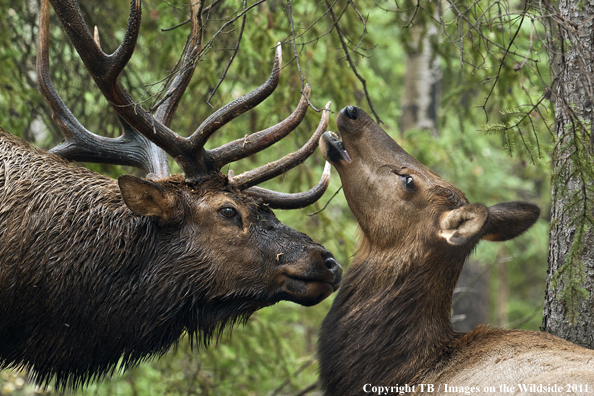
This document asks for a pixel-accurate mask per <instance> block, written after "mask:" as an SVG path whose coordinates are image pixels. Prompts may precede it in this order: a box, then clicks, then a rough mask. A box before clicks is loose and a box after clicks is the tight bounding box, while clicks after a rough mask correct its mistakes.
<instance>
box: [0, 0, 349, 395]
mask: <svg viewBox="0 0 594 396" xmlns="http://www.w3.org/2000/svg"><path fill="white" fill-rule="evenodd" d="M52 4H53V8H54V10H55V11H56V13H57V14H58V17H59V18H60V20H61V21H62V24H63V27H64V29H65V31H66V33H67V35H68V36H69V38H70V40H71V41H72V43H73V44H74V47H75V48H76V50H77V52H78V53H79V55H80V56H81V58H82V60H83V61H84V64H85V66H86V68H87V69H88V71H89V73H90V74H91V76H92V77H93V78H94V80H95V82H96V84H97V86H98V87H99V89H100V90H101V92H102V94H103V95H104V96H105V97H106V98H107V100H108V101H109V103H110V104H111V105H113V108H114V109H115V111H116V112H117V114H118V115H119V117H120V119H121V122H122V125H123V131H124V132H123V134H122V136H121V137H119V138H104V137H100V136H98V135H95V134H93V133H91V132H90V131H88V130H87V129H85V128H84V127H83V126H82V125H81V124H80V123H79V122H78V121H77V120H76V118H75V117H74V116H73V115H72V113H71V112H70V111H69V110H68V108H67V107H66V105H65V104H64V102H63V101H62V99H61V98H60V96H59V95H58V94H57V92H56V90H55V88H54V86H53V84H52V82H51V80H50V77H49V73H48V68H49V59H48V45H49V44H48V37H49V33H48V32H49V27H48V26H49V12H50V6H49V3H48V1H47V0H45V1H43V2H42V8H41V11H40V28H39V48H38V59H37V73H38V80H39V84H40V88H41V91H42V93H43V95H44V96H45V98H46V99H47V100H48V102H49V104H50V106H51V108H52V110H53V113H54V114H53V117H54V119H55V120H56V121H57V123H58V124H59V125H60V127H61V129H62V130H63V132H64V134H65V136H66V139H65V141H64V142H63V143H62V144H60V145H59V146H57V147H55V148H54V149H52V150H51V151H50V153H47V152H43V151H41V150H38V149H36V148H34V147H32V146H30V145H29V144H27V143H25V142H23V141H21V140H20V139H17V138H15V137H13V136H12V135H10V134H8V133H6V132H4V131H2V130H0V230H2V231H1V232H0V369H2V368H7V367H16V368H25V369H32V370H33V372H32V378H33V379H34V380H35V381H36V382H38V383H40V384H47V383H48V382H50V381H52V380H54V379H55V381H56V386H57V387H58V388H68V387H71V388H75V387H78V386H83V385H86V384H87V383H89V382H90V381H95V380H100V379H102V378H104V377H106V376H109V375H111V374H112V373H113V372H114V371H115V370H116V369H118V368H119V369H120V370H126V369H128V368H130V367H132V366H134V365H136V364H138V363H139V362H140V361H142V360H146V359H147V358H150V357H153V356H156V357H158V356H160V355H162V354H163V353H165V352H166V351H167V350H168V349H169V348H170V347H171V346H172V345H173V344H175V343H176V342H177V341H178V340H179V338H180V337H181V336H182V334H184V333H187V334H189V336H190V338H191V339H192V340H194V342H196V343H197V344H198V345H200V346H206V345H207V344H208V343H209V341H210V340H211V339H212V338H213V337H216V336H218V335H219V334H220V333H221V332H222V331H223V329H224V328H226V327H227V326H232V325H233V324H235V323H237V322H242V321H245V320H247V319H248V318H249V316H250V315H251V314H252V313H253V312H254V311H256V310H258V309H260V308H262V307H265V306H269V305H272V304H274V303H276V302H278V301H281V300H289V301H293V302H296V303H298V304H302V305H307V306H309V305H313V304H316V303H318V302H320V301H321V300H323V299H324V298H326V297H327V296H329V295H330V294H331V293H332V292H333V291H334V290H336V289H337V288H338V286H339V284H340V281H341V272H342V270H341V267H340V265H339V264H338V263H337V262H336V260H335V259H334V258H333V256H332V254H331V253H330V252H328V251H327V250H326V249H324V248H323V247H322V246H320V245H319V244H317V243H315V242H313V241H312V240H311V239H310V238H309V237H308V236H306V235H304V234H302V233H300V232H297V231H295V230H293V229H291V228H289V227H287V226H285V225H283V224H281V223H280V222H279V221H278V220H277V218H276V217H275V216H274V214H273V212H272V211H271V209H274V208H281V209H293V208H300V207H304V206H307V205H309V204H311V203H312V202H315V201H316V200H317V199H318V198H319V197H320V196H321V195H322V194H323V192H324V190H325V189H326V187H327V183H328V178H329V170H330V166H329V165H328V164H327V166H326V169H325V172H324V174H323V176H322V180H321V181H320V182H319V184H318V185H317V186H315V187H314V188H313V189H312V190H310V191H308V192H304V193H297V194H285V193H278V192H274V191H270V190H266V189H263V188H259V187H255V185H256V184H258V183H260V182H262V181H264V180H268V179H271V178H272V177H275V176H277V175H279V174H281V173H283V172H285V171H287V170H288V169H290V168H292V167H295V166H296V165H298V164H299V163H301V162H303V161H304V160H305V159H306V158H307V157H308V156H309V155H310V154H311V153H312V152H313V151H314V150H315V148H316V147H317V143H318V140H319V137H320V135H321V134H322V133H323V132H324V131H325V129H326V126H327V123H328V106H327V107H326V109H325V110H324V112H323V115H322V119H321V121H320V123H319V126H318V128H317V130H316V131H315V133H314V134H313V136H312V137H311V139H310V140H309V141H308V142H307V143H306V144H305V146H304V147H302V148H301V149H299V150H298V151H296V152H294V153H292V154H289V155H287V156H286V157H284V158H281V159H279V160H278V161H275V162H272V163H270V164H267V165H264V166H261V167H259V168H257V169H254V170H252V171H248V172H245V173H243V174H240V175H237V176H232V175H229V176H226V175H223V174H221V172H220V170H221V168H222V167H223V166H224V165H225V164H228V163H230V162H232V161H236V160H238V159H240V158H244V157H247V156H249V155H251V154H253V153H255V152H257V151H260V150H262V149H264V148H266V147H268V146H270V145H271V144H273V143H275V142H277V141H279V140H281V139H282V138H283V137H284V136H286V135H287V134H288V133H290V132H291V131H292V130H293V129H295V128H296V127H297V126H298V124H299V123H300V122H301V120H302V119H303V117H304V116H305V112H306V110H307V107H308V100H307V97H306V96H308V95H309V88H307V89H306V92H305V94H304V97H302V99H301V101H300V102H299V104H298V106H297V109H296V110H295V112H294V113H293V114H291V115H290V116H289V117H288V118H287V119H285V120H284V121H282V122H280V123H279V124H278V125H276V126H273V127H270V128H268V129H266V130H264V131H261V132H257V133H254V134H252V135H250V136H249V137H248V138H247V139H245V138H244V139H240V140H237V141H233V142H230V143H227V144H225V145H223V146H221V147H219V148H214V149H211V150H207V149H205V148H204V145H205V143H206V141H207V139H208V138H209V136H210V135H212V134H213V133H214V132H215V131H216V130H218V129H220V128H221V127H222V126H223V125H225V124H226V123H228V122H229V121H231V120H232V119H234V118H235V117H237V116H239V115H240V114H242V113H244V112H246V111H247V110H249V109H251V108H253V107H254V106H256V105H257V104H258V103H260V102H262V101H263V100H264V99H265V98H266V97H268V96H269V95H270V94H271V93H272V92H273V91H274V89H275V88H276V86H277V84H278V82H279V79H280V67H281V63H282V61H281V50H280V46H279V47H278V48H277V50H276V56H275V61H274V66H273V70H272V74H271V76H270V78H269V79H268V80H267V81H266V82H265V83H264V84H263V85H261V86H260V87H259V88H257V89H256V90H255V91H253V92H251V93H249V94H247V95H245V96H244V97H242V98H240V99H237V100H235V101H233V102H231V103H229V104H228V105H226V106H224V107H223V108H221V109H219V110H217V111H216V112H214V114H213V115H211V116H210V117H209V118H208V119H206V120H205V121H204V122H203V123H202V125H200V126H199V127H198V129H197V130H196V131H195V132H194V133H193V134H191V136H190V137H188V138H184V137H181V136H179V135H177V134H176V133H175V132H173V131H172V130H171V129H170V128H169V125H170V123H171V120H172V117H173V114H174V112H175V110H176V108H177V106H178V103H179V101H180V99H181V97H182V94H183V93H184V91H185V89H186V87H187V86H188V82H189V80H190V77H191V76H192V73H193V71H194V68H195V66H196V62H197V58H196V56H197V54H198V53H199V51H200V48H201V38H200V35H201V29H200V27H199V20H200V19H199V17H198V15H199V13H200V7H199V2H194V1H193V2H192V3H191V9H192V28H191V32H190V35H189V38H188V43H189V45H187V47H186V50H185V54H184V55H185V57H184V60H183V65H182V68H181V72H180V73H179V74H178V75H177V76H176V77H175V79H174V80H173V83H172V84H171V86H170V87H169V90H168V93H167V95H166V99H165V100H164V101H162V103H161V105H160V107H159V108H158V109H157V110H156V112H155V113H154V114H153V113H150V112H148V111H146V110H145V109H144V108H142V107H141V106H140V105H139V104H138V103H137V102H135V101H134V99H133V98H132V97H131V95H130V94H129V93H128V92H127V91H126V89H125V88H124V87H123V86H122V85H121V83H120V82H119V78H118V76H119V74H120V73H121V71H122V69H123V68H124V67H125V65H126V63H127V61H128V60H129V59H130V57H131V55H132V52H133V49H134V46H135V42H136V39H137V36H138V32H139V27H140V16H141V7H140V1H139V0H133V1H132V2H131V7H130V16H129V22H128V26H127V30H126V33H125V37H124V39H123V42H122V43H121V45H120V46H119V48H118V49H117V50H116V51H115V52H114V53H113V54H111V55H108V54H105V53H104V52H103V51H102V49H101V48H100V46H99V45H98V40H97V41H96V40H95V39H94V37H93V36H92V35H91V33H90V32H89V30H88V29H87V26H86V24H85V23H84V21H83V17H82V15H81V12H80V9H79V7H78V4H77V3H76V2H75V1H73V0H66V1H64V0H52ZM167 154H169V155H171V156H172V157H173V159H174V160H175V161H176V162H177V163H178V164H179V165H180V167H181V168H182V170H183V171H184V175H183V176H182V175H172V176H171V175H170V174H169V168H168V164H167ZM62 157H63V158H62ZM64 158H65V159H64ZM68 160H77V161H87V162H101V163H112V164H124V165H131V166H135V167H138V168H141V169H143V170H144V171H146V172H147V173H148V174H149V178H147V179H141V178H138V177H135V176H131V175H124V176H121V177H120V178H119V179H118V180H117V181H116V180H113V179H111V178H108V177H106V176H103V175H100V174H97V173H94V172H92V171H89V170H87V169H86V168H83V167H81V166H77V165H75V164H73V163H72V162H69V161H68Z"/></svg>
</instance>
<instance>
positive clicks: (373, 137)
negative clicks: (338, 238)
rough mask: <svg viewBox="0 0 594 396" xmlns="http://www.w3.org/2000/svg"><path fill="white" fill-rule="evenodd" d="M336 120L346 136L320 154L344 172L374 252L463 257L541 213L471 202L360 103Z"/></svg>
mask: <svg viewBox="0 0 594 396" xmlns="http://www.w3.org/2000/svg"><path fill="white" fill-rule="evenodd" d="M336 122H337V126H338V131H339V132H340V135H341V137H342V141H340V140H339V139H338V136H336V134H333V133H332V132H326V133H324V134H323V135H322V137H321V139H320V147H321V150H322V154H323V155H324V157H325V158H326V159H327V160H328V161H330V162H331V163H332V164H333V165H334V167H335V168H336V169H337V171H338V173H339V175H340V178H341V180H342V185H343V188H344V193H345V196H346V199H347V202H348V204H349V207H350V209H351V210H352V212H353V213H354V215H355V217H356V218H357V221H358V222H359V225H360V227H361V230H362V233H363V239H364V241H363V244H364V245H366V246H368V247H370V248H372V249H374V250H378V251H382V250H391V251H396V250H398V251H400V252H402V254H404V255H408V254H412V255H419V254H420V255H427V254H430V252H428V251H426V250H425V247H427V248H430V250H431V251H432V253H434V254H437V253H436V252H441V254H446V253H447V252H453V251H456V252H458V253H460V254H461V255H462V256H464V257H465V256H466V255H467V254H468V253H469V252H470V251H471V250H472V248H473V247H474V246H475V245H476V243H478V241H479V240H481V239H483V240H488V241H505V240H508V239H511V238H514V237H516V236H518V235H520V234H521V233H522V232H524V231H525V230H526V229H528V228H529V227H530V226H532V224H534V222H535V221H536V220H537V218H538V215H539V213H540V210H539V208H538V207H537V206H536V205H533V204H530V203H525V202H506V203H500V204H497V205H494V206H491V207H486V206H485V205H483V204H479V203H473V204H469V202H468V200H467V199H466V197H465V196H464V193H463V192H462V191H460V190H459V189H458V188H456V187H455V186H454V185H452V184H451V183H448V182H447V181H445V180H443V179H442V178H441V177H439V176H438V175H437V174H435V173H434V172H432V171H431V170H429V169H428V168H427V167H425V166H424V165H423V164H421V163H419V162H418V161H417V160H416V159H415V158H414V157H412V156H411V155H410V154H408V153H407V152H406V151H405V150H404V149H402V147H400V146H399V145H398V144H397V143H396V142H395V141H394V140H393V139H392V138H391V137H390V136H389V135H388V134H387V133H386V132H385V131H384V130H383V129H382V128H380V126H379V125H377V124H376V123H375V122H374V121H373V120H372V119H371V117H370V116H369V115H367V114H366V113H365V112H364V111H363V110H361V109H360V108H357V107H354V106H348V107H345V108H344V109H342V110H341V111H340V113H339V114H338V116H337V120H336ZM421 246H422V247H423V249H421V248H420V247H421Z"/></svg>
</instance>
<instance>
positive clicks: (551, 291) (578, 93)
mask: <svg viewBox="0 0 594 396" xmlns="http://www.w3.org/2000/svg"><path fill="white" fill-rule="evenodd" d="M559 13H560V14H561V16H562V19H563V20H564V22H563V23H565V25H559V26H558V31H559V33H560V37H559V38H560V39H562V41H561V42H560V43H555V44H554V45H555V46H554V47H553V46H552V44H553V43H552V42H551V43H550V44H549V46H550V51H551V59H552V63H553V64H554V67H553V68H554V69H555V72H557V73H558V78H559V80H558V85H557V87H556V89H555V92H554V96H555V99H556V122H557V125H556V128H557V129H556V134H557V136H556V138H557V144H556V147H555V150H554V152H553V158H552V165H553V177H552V180H551V188H552V203H551V205H552V207H551V229H550V249H549V260H548V263H549V267H548V279H547V289H546V296H545V306H544V312H543V322H542V330H544V331H547V332H550V333H552V334H555V335H557V336H559V337H562V338H564V339H567V340H569V341H571V342H574V343H576V344H579V345H582V346H585V347H588V348H593V349H594V308H593V307H594V220H593V219H594V213H593V207H594V204H593V201H594V193H593V189H594V188H593V186H594V177H593V174H594V166H593V164H594V161H593V160H592V154H593V151H592V143H591V142H592V141H591V139H592V129H591V128H592V126H593V125H594V124H592V116H593V112H592V103H593V92H594V86H593V85H592V81H594V74H593V73H592V66H593V64H594V59H592V51H593V43H594V38H593V36H592V31H593V29H594V20H593V18H594V2H592V1H580V2H576V1H572V0H563V1H561V2H560V3H559ZM559 49H560V50H561V52H560V54H559V55H557V56H556V57H555V56H554V55H555V53H554V52H555V51H558V50H559ZM557 64H558V66H557Z"/></svg>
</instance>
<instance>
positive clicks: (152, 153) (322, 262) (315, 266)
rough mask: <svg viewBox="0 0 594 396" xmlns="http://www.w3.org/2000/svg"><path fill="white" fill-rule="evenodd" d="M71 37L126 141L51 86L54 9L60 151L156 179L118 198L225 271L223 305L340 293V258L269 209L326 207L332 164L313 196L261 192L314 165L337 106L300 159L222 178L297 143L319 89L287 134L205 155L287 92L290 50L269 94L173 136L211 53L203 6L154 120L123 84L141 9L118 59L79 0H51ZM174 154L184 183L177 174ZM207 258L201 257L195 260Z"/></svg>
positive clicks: (43, 74) (266, 133)
mask: <svg viewBox="0 0 594 396" xmlns="http://www.w3.org/2000/svg"><path fill="white" fill-rule="evenodd" d="M51 3H52V5H53V8H54V10H55V11H56V13H57V15H58V17H59V18H60V20H61V21H62V23H63V27H64V30H65V31H66V33H67V35H68V37H69V38H70V40H71V42H72V43H73V45H74V47H75V48H76V50H77V52H78V53H79V55H80V57H81V59H82V60H83V62H84V64H85V66H86V68H87V70H88V71H89V73H90V74H91V76H92V77H93V79H94V81H95V83H96V85H97V87H98V88H99V89H100V90H101V92H102V94H103V95H104V96H105V98H106V99H107V100H108V101H109V103H110V104H111V105H112V106H113V109H114V110H115V111H116V112H117V114H118V116H119V118H120V120H121V123H122V126H123V134H122V136H120V137H119V138H104V137H101V136H98V135H95V134H93V133H91V132H90V131H88V130H87V129H85V128H84V127H83V126H82V125H81V124H80V123H79V122H78V121H77V120H76V118H75V117H74V116H73V115H72V113H71V112H70V111H69V110H68V108H67V107H66V105H65V104H64V102H63V101H62V99H61V98H60V96H59V95H58V93H57V92H56V90H55V88H54V86H53V84H52V82H51V80H50V77H49V72H48V70H49V56H48V45H49V43H48V40H49V34H48V32H49V3H48V0H44V1H43V2H42V9H41V12H40V29H39V51H38V60H37V72H38V81H39V85H40V89H41V92H42V93H43V95H44V96H45V98H46V99H47V101H48V103H49V104H50V106H51V107H52V110H53V118H54V120H55V121H56V122H57V123H58V124H59V125H60V127H61V129H62V130H63V132H64V134H65V137H66V138H65V141H64V142H63V143H61V144H60V145H59V146H57V147H55V148H54V149H52V150H51V152H53V153H54V154H57V155H59V156H62V157H64V158H67V159H71V160H77V161H85V162H100V163H111V164H120V165H131V166H135V167H138V168H140V169H143V170H144V171H146V172H147V173H148V178H147V179H146V180H145V179H140V178H138V177H135V176H130V175H126V176H121V177H120V178H119V180H118V183H119V192H120V193H121V196H122V199H123V201H124V202H125V204H126V205H127V206H128V208H129V209H130V211H131V212H132V213H133V214H134V215H136V216H140V217H143V218H147V219H150V220H151V221H152V222H154V223H155V224H156V225H157V226H158V227H159V228H160V229H162V230H165V231H164V233H165V234H166V235H168V236H170V235H177V236H178V237H179V238H178V239H176V243H178V244H180V245H183V246H185V248H186V250H187V251H190V250H192V249H196V248H194V247H195V246H200V249H199V250H200V253H199V256H201V260H202V261H205V262H208V263H210V265H211V266H212V268H213V269H216V270H218V271H220V272H221V273H220V274H219V275H218V276H217V277H216V279H217V282H216V283H217V284H216V285H215V287H214V288H218V289H216V290H217V292H218V293H219V294H220V295H221V296H226V298H228V297H229V296H232V295H236V296H240V297H242V298H248V299H249V298H250V297H252V298H256V299H257V300H258V303H259V304H260V305H266V304H271V303H274V302H276V301H279V300H281V299H286V300H291V301H294V302H297V303H300V304H304V305H312V304H316V303H318V302H319V301H321V300H322V299H324V298H325V297H327V296H328V295H330V294H331V293H332V291H334V290H335V289H336V288H338V286H339V284H340V280H341V268H340V265H339V264H338V263H337V262H336V260H335V259H334V258H333V256H332V254H331V253H330V252H328V251H327V250H325V249H324V248H323V247H321V246H320V245H318V244H316V243H314V242H313V241H311V239H309V238H308V237H307V236H305V235H304V234H301V233H299V232H297V231H295V230H292V229H290V228H288V227H286V226H284V225H282V224H281V223H280V222H279V221H278V220H277V219H276V217H275V216H274V214H273V213H272V211H271V209H295V208H301V207H305V206H307V205H310V204H311V203H313V202H315V201H316V200H318V199H319V198H320V197H321V195H322V194H323V193H324V191H325V189H326V188H327V186H328V182H329V175H330V173H329V172H330V166H329V165H328V164H327V165H326V167H325V170H324V174H323V176H322V179H321V181H320V182H319V184H318V185H317V186H315V187H314V188H312V189H311V190H309V191H307V192H304V193H297V194H285V193H279V192H275V191H270V190H266V189H263V188H259V187H256V185H257V184H259V183H261V182H263V181H265V180H269V179H271V178H273V177H275V176H278V175H280V174H282V173H284V172H286V171H287V170H289V169H291V168H293V167H295V166H297V165H298V164H300V163H302V162H303V161H304V160H305V159H306V158H307V157H308V156H310V155H311V154H312V153H313V151H314V150H315V148H316V147H317V142H318V140H319V136H320V135H321V134H322V133H323V132H324V131H325V129H326V126H327V123H328V110H329V105H330V103H328V105H327V106H326V108H325V109H324V110H323V115H322V119H321V121H320V124H319V126H318V128H317V130H316V131H315V133H314V134H313V136H312V137H311V139H310V140H309V141H308V142H307V143H306V144H305V145H304V146H303V147H302V148H301V149H299V150H298V151H296V152H294V153H292V154H289V155H287V156H286V157H284V158H282V159H279V160H277V161H275V162H272V163H269V164H267V165H264V166H261V167H259V168H257V169H254V170H252V171H248V172H245V173H243V174H240V175H237V176H233V174H232V172H230V173H229V175H228V176H225V175H222V174H221V172H220V170H221V169H222V167H223V166H225V165H226V164H229V163H231V162H233V161H236V160H239V159H241V158H245V157H248V156H250V155H252V154H254V153H256V152H258V151H260V150H263V149H265V148H266V147H269V146H270V145H272V144H274V143H276V142H278V141H279V140H281V139H282V138H283V137H285V136H287V135H288V134H289V133H290V132H291V131H292V130H294V129H295V128H296V127H297V126H298V125H299V123H300V122H301V121H302V120H303V118H304V117H305V113H306V111H307V109H308V98H309V93H310V88H309V86H306V88H305V90H304V92H303V96H302V98H301V101H300V102H299V104H298V106H297V109H296V110H295V111H294V112H293V114H291V115H290V116H289V117H288V118H287V119H285V120H284V121H282V122H280V123H279V124H278V125H275V126H273V127H270V128H268V129H265V130H263V131H261V132H257V133H254V134H251V135H249V136H246V137H244V138H243V139H238V140H236V141H233V142H230V143H227V144H225V145H223V146H221V147H218V148H214V149H211V150H207V149H205V148H204V146H205V144H206V142H207V140H208V138H209V137H210V136H211V135H212V134H213V133H214V132H216V131H217V130H219V129H220V128H221V127H223V126H224V125H225V124H227V123H228V122H230V121H231V120H233V119H234V118H236V117H238V116H239V115H241V114H243V113H244V112H246V111H248V110H250V109H252V108H253V107H255V106H256V105H258V104H259V103H260V102H262V101H263V100H264V99H266V98H267V97H268V96H269V95H271V94H272V92H273V91H274V89H275V88H276V86H277V85H278V83H279V80H280V74H281V64H282V58H281V55H282V53H281V49H280V45H279V46H277V49H276V55H275V60H274V66H273V69H272V74H271V76H270V78H269V79H268V80H267V81H266V82H265V83H264V84H262V85H261V86H260V87H259V88H257V89H256V90H254V91H253V92H250V93H248V94H247V95H245V96H243V97H241V98H239V99H237V100H234V101H233V102H231V103H229V104H227V105H226V106H224V107H222V108H221V109H219V110H217V111H215V112H214V113H213V114H212V115H211V116H210V117H208V119H206V120H205V121H204V122H203V123H202V124H201V125H200V126H199V127H198V128H197V129H196V130H195V131H194V132H193V133H192V134H191V135H190V136H189V137H187V138H186V137H182V136H180V135H178V134H177V133H175V132H174V131H173V130H171V129H170V128H169V126H170V124H171V121H172V119H173V115H174V113H175V111H176V109H177V107H178V104H179V103H180V101H181V98H182V96H183V94H184V92H185V90H186V88H187V86H188V84H189V82H190V79H191V77H192V74H193V72H194V70H195V68H196V65H197V63H198V55H199V54H200V51H201V50H202V30H203V29H202V27H201V26H200V23H201V15H200V14H201V11H202V6H201V2H200V1H198V2H195V1H192V2H190V5H191V13H192V15H191V22H192V23H191V31H190V33H189V36H188V41H187V45H186V49H185V53H184V54H183V62H182V64H181V67H180V68H179V72H178V73H177V74H176V75H175V78H173V79H172V81H171V84H170V86H169V87H168V89H167V92H166V93H165V95H164V97H163V99H162V100H161V101H160V102H159V106H158V107H157V108H156V109H154V113H151V112H149V111H147V110H145V109H144V108H143V107H142V106H141V105H140V104H139V103H138V102H137V101H135V100H134V99H133V98H132V96H131V95H130V94H129V92H128V91H127V90H126V89H125V88H124V87H123V86H122V84H121V83H120V81H119V75H120V73H121V72H122V70H123V69H124V67H125V66H126V64H127V62H128V60H129V59H130V57H131V56H132V53H133V50H134V47H135V43H136V40H137V37H138V34H139V30H140V20H141V6H140V0H132V1H131V5H130V17H129V22H128V26H127V29H126V33H125V37H124V39H123V41H122V43H121V45H120V46H119V47H118V48H117V50H116V51H115V52H114V53H113V54H106V53H104V52H103V50H102V49H101V47H100V45H99V40H98V37H97V31H95V37H93V36H92V35H91V33H90V32H89V30H88V29H87V26H86V24H85V22H84V20H83V17H82V14H81V12H80V9H79V6H78V4H77V2H76V1H75V0H66V1H58V0H52V1H51ZM167 154H169V155H170V156H171V157H173V159H174V160H175V161H176V162H177V163H178V164H179V166H180V167H181V168H182V170H183V172H184V176H183V177H182V176H170V174H169V166H168V163H167ZM197 254H198V253H197Z"/></svg>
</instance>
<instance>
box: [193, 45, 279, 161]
mask: <svg viewBox="0 0 594 396" xmlns="http://www.w3.org/2000/svg"><path fill="white" fill-rule="evenodd" d="M282 61H283V53H282V50H281V45H280V43H278V44H277V46H276V54H275V57H274V66H273V67H272V73H271V75H270V77H269V78H268V80H266V82H265V83H264V84H262V85H260V86H259V87H258V88H256V89H255V90H253V91H252V92H250V93H248V94H246V95H244V96H242V97H241V98H239V99H236V100H234V101H233V102H231V103H229V104H227V105H225V106H223V107H221V108H220V109H219V110H217V111H215V112H214V113H213V114H212V115H211V116H210V117H208V118H207V119H206V120H204V122H203V123H202V124H200V126H199V127H198V129H196V131H194V133H193V134H192V136H190V138H189V140H190V146H191V147H192V148H193V149H194V150H196V149H200V148H202V147H204V145H205V144H206V141H207V140H208V138H209V137H210V136H211V135H212V134H213V133H214V132H215V131H217V130H218V129H219V128H221V127H222V126H223V125H225V124H227V123H228V122H229V121H231V120H233V119H235V118H237V117H239V116H240V115H242V114H243V113H245V112H246V111H248V110H250V109H252V108H254V107H255V106H257V105H258V104H260V103H261V102H262V101H263V100H264V99H266V98H267V97H269V96H270V95H271V94H272V92H274V90H275V89H276V87H277V86H278V83H279V81H280V76H281V70H282V69H281V64H282Z"/></svg>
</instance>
